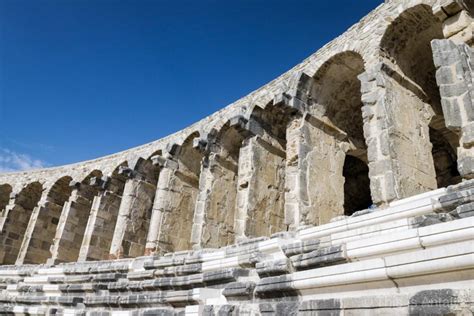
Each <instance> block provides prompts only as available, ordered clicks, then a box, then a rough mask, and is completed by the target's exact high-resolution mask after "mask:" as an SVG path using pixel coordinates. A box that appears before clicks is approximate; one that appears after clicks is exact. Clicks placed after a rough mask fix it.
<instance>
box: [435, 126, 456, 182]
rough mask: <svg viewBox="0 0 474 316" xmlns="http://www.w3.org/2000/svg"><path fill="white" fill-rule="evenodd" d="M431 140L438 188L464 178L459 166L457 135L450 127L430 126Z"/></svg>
mask: <svg viewBox="0 0 474 316" xmlns="http://www.w3.org/2000/svg"><path fill="white" fill-rule="evenodd" d="M443 133H444V134H443ZM446 134H447V135H446ZM449 140H451V143H450V141H449ZM430 141H431V144H432V145H433V148H432V150H431V153H432V155H433V163H434V167H435V172H436V182H437V184H438V188H443V187H447V186H449V185H453V184H457V183H459V182H461V180H462V178H461V175H460V174H459V171H458V168H457V154H456V148H457V143H456V141H459V139H458V137H457V135H456V134H455V133H453V132H451V131H450V130H448V129H441V130H440V129H434V128H432V127H430Z"/></svg>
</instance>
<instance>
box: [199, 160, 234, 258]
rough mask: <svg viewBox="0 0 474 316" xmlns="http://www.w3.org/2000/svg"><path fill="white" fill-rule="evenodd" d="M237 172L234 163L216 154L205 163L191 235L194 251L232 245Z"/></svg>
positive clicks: (200, 178) (202, 169) (200, 179)
mask: <svg viewBox="0 0 474 316" xmlns="http://www.w3.org/2000/svg"><path fill="white" fill-rule="evenodd" d="M237 171H238V167H237V165H236V164H235V163H234V162H232V161H229V160H226V159H223V158H222V157H220V156H219V155H218V154H216V153H210V154H209V156H208V157H207V158H205V159H204V162H203V164H202V168H201V174H200V177H199V195H198V196H197V202H196V208H195V210H194V220H193V229H192V234H191V236H192V245H193V248H194V249H200V248H201V247H212V248H217V247H221V246H225V245H228V244H231V243H233V242H234V239H235V234H234V219H235V205H236V204H235V203H236V197H237V196H236V195H237Z"/></svg>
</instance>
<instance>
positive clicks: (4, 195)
mask: <svg viewBox="0 0 474 316" xmlns="http://www.w3.org/2000/svg"><path fill="white" fill-rule="evenodd" d="M11 192H12V187H11V186H10V185H9V184H2V185H0V212H2V213H3V212H4V210H5V207H6V206H7V205H8V202H9V201H10V193H11Z"/></svg>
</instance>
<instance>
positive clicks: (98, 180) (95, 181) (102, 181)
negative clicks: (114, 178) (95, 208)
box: [89, 176, 110, 190]
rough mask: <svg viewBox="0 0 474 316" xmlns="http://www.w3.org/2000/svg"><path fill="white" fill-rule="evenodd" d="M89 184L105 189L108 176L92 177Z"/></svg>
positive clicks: (107, 185) (108, 180)
mask: <svg viewBox="0 0 474 316" xmlns="http://www.w3.org/2000/svg"><path fill="white" fill-rule="evenodd" d="M89 184H90V185H91V186H93V187H98V188H99V189H101V190H107V188H108V187H109V184H110V177H106V176H104V177H92V178H91V179H90V180H89Z"/></svg>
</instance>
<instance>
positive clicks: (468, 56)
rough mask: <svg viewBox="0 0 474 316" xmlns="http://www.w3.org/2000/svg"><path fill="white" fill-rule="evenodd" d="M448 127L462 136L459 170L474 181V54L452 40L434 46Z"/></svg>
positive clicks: (438, 79) (442, 102) (437, 76)
mask: <svg viewBox="0 0 474 316" xmlns="http://www.w3.org/2000/svg"><path fill="white" fill-rule="evenodd" d="M432 48H433V55H434V59H433V60H434V63H435V66H436V68H437V70H436V81H437V83H438V86H439V87H440V95H441V104H442V107H443V113H444V117H445V122H446V126H447V127H448V128H449V129H451V130H452V131H454V132H455V133H457V134H458V135H460V136H461V137H460V143H459V147H458V170H459V173H460V175H461V176H462V177H463V178H469V179H470V178H474V87H473V85H474V81H473V79H474V78H473V75H472V74H473V73H474V52H473V50H472V49H471V48H470V47H469V46H468V45H466V44H455V43H454V42H453V41H451V40H434V41H433V42H432Z"/></svg>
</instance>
